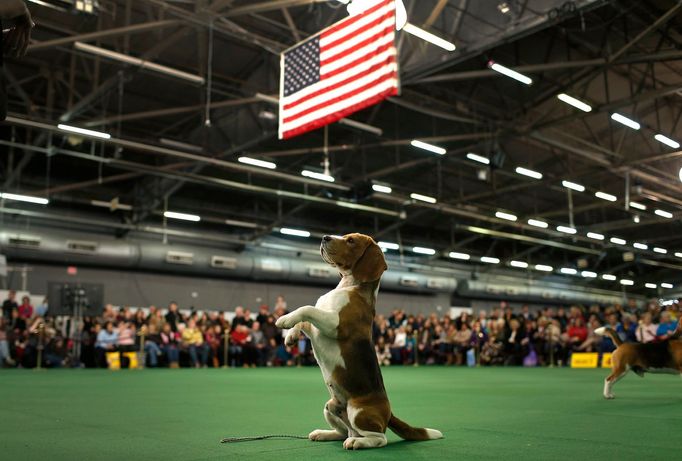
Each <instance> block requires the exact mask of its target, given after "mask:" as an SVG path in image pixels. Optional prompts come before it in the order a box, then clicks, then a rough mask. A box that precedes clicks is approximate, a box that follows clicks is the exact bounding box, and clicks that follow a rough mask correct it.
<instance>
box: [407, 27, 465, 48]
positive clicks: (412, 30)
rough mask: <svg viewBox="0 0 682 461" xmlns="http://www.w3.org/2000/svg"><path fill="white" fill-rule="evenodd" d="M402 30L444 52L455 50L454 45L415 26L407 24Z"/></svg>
mask: <svg viewBox="0 0 682 461" xmlns="http://www.w3.org/2000/svg"><path fill="white" fill-rule="evenodd" d="M403 30H404V31H405V32H407V33H408V34H412V35H414V36H415V37H419V38H421V39H422V40H425V41H427V42H429V43H432V44H434V45H436V46H439V47H441V48H443V49H444V50H446V51H455V49H456V48H457V47H456V46H455V44H454V43H451V42H448V41H447V40H444V39H442V38H440V37H438V36H436V35H433V34H432V33H431V32H427V31H425V30H424V29H422V28H419V27H417V26H415V25H414V24H410V23H409V22H408V23H407V24H405V26H404V27H403Z"/></svg>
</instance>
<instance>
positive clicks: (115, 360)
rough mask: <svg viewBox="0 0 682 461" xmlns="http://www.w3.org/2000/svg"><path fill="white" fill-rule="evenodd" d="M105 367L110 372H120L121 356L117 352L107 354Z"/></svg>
mask: <svg viewBox="0 0 682 461" xmlns="http://www.w3.org/2000/svg"><path fill="white" fill-rule="evenodd" d="M107 365H108V366H109V369H110V370H120V369H121V354H119V353H118V352H107Z"/></svg>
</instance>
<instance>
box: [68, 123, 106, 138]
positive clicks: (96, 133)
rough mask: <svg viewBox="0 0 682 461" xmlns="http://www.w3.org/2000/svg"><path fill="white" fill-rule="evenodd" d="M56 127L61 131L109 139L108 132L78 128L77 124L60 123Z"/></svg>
mask: <svg viewBox="0 0 682 461" xmlns="http://www.w3.org/2000/svg"><path fill="white" fill-rule="evenodd" d="M57 128H59V129H60V130H62V131H68V132H69V133H77V134H82V135H84V136H91V137H93V138H100V139H111V135H110V134H109V133H103V132H101V131H95V130H88V129H85V128H79V127H77V126H71V125H64V124H63V123H60V124H59V125H57Z"/></svg>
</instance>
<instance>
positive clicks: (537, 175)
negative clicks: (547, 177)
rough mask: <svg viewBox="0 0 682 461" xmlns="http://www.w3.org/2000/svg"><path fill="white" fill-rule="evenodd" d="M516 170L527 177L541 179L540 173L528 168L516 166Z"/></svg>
mask: <svg viewBox="0 0 682 461" xmlns="http://www.w3.org/2000/svg"><path fill="white" fill-rule="evenodd" d="M516 172H517V173H518V174H520V175H523V176H528V177H529V178H533V179H542V173H540V172H538V171H533V170H529V169H528V168H524V167H522V166H519V167H516Z"/></svg>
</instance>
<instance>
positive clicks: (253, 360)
mask: <svg viewBox="0 0 682 461" xmlns="http://www.w3.org/2000/svg"><path fill="white" fill-rule="evenodd" d="M267 345H268V342H267V339H266V338H265V335H264V334H263V331H262V330H261V329H260V322H253V325H252V328H251V334H249V336H248V337H247V342H246V344H245V348H246V350H245V352H244V355H245V356H246V363H247V364H249V365H251V366H252V367H254V368H255V367H256V366H263V364H264V363H265V357H266V355H267ZM306 358H307V356H306Z"/></svg>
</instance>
